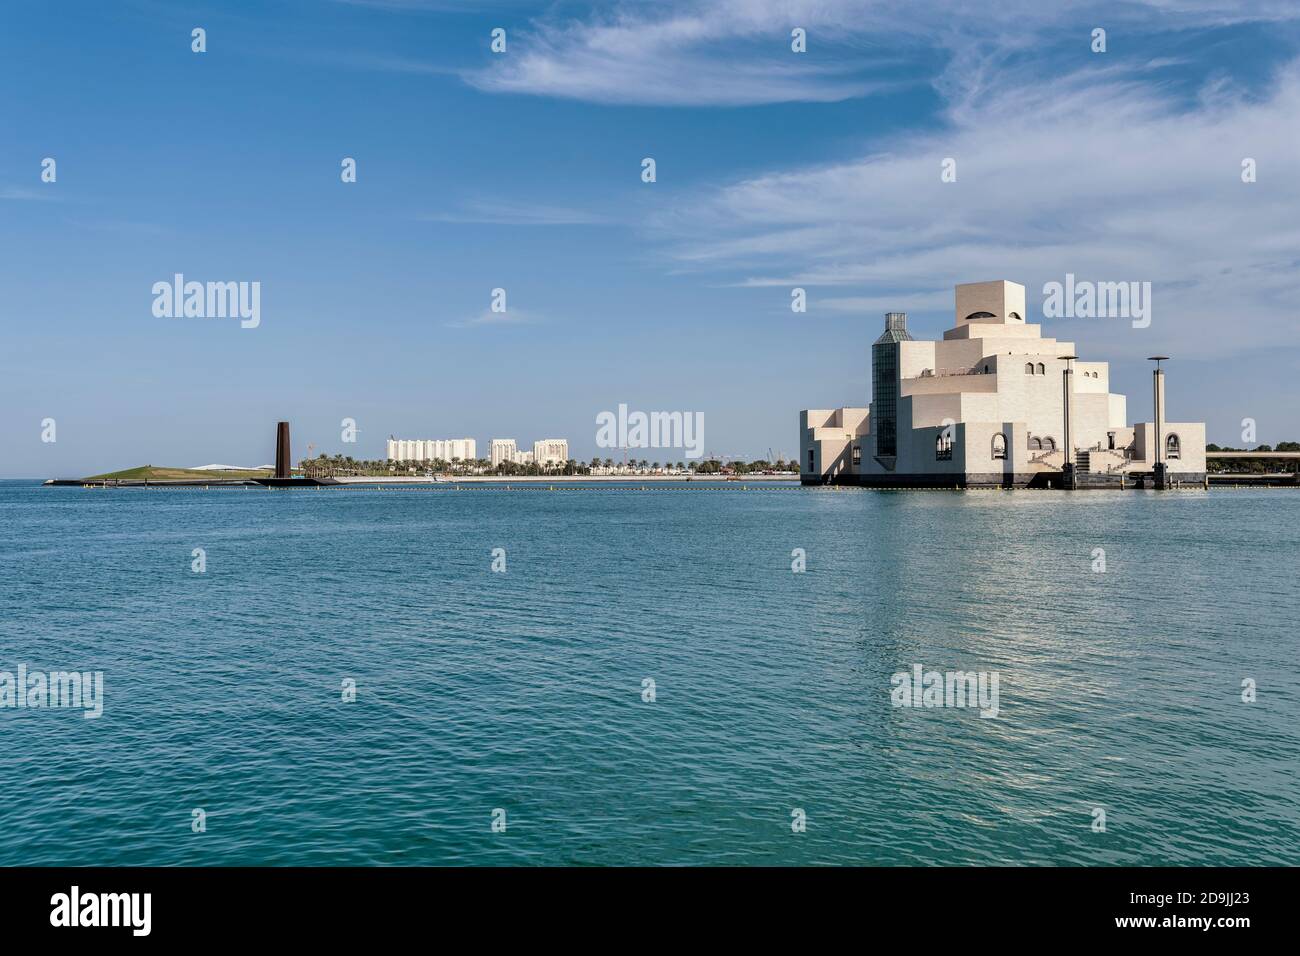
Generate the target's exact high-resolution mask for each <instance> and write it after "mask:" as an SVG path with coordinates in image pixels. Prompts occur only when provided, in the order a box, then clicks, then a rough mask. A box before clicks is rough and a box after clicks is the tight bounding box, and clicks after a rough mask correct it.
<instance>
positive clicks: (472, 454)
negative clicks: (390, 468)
mask: <svg viewBox="0 0 1300 956" xmlns="http://www.w3.org/2000/svg"><path fill="white" fill-rule="evenodd" d="M476 458H478V444H477V442H475V441H474V439H472V438H431V439H406V438H390V439H388V459H389V461H417V462H419V461H437V460H439V459H441V460H442V461H453V460H455V459H460V460H461V461H473V460H474V459H476Z"/></svg>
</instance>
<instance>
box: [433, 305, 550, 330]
mask: <svg viewBox="0 0 1300 956" xmlns="http://www.w3.org/2000/svg"><path fill="white" fill-rule="evenodd" d="M540 321H542V318H541V316H539V315H537V314H536V313H533V312H525V311H524V310H522V309H507V310H506V311H505V312H493V311H492V310H491V309H484V310H483V311H482V312H479V313H478V314H477V315H472V316H469V317H468V318H465V319H460V320H458V321H455V322H448V323H446V326H447V328H449V329H470V328H477V327H480V326H485V325H490V326H502V325H533V324H536V323H538V322H540Z"/></svg>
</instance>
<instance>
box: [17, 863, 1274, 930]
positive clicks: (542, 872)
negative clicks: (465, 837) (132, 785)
mask: <svg viewBox="0 0 1300 956" xmlns="http://www.w3.org/2000/svg"><path fill="white" fill-rule="evenodd" d="M1292 882H1294V872H1293V871H1290V870H1286V869H1272V868H1270V869H1262V868H1261V869H1213V870H1211V869H1178V868H1160V869H1136V868H1134V869H1129V868H1105V869H1101V868H1098V869H1078V868H1070V869H1066V868H1060V869H973V868H972V869H939V868H935V869H798V870H796V869H703V868H689V869H685V868H684V869H669V868H665V869H636V868H630V869H586V868H567V869H546V868H536V869H524V868H520V869H426V868H374V869H365V868H338V869H304V868H288V867H286V868H229V869H225V868H208V869H167V868H157V869H147V868H142V869H127V868H123V869H98V868H81V869H56V868H12V869H0V926H2V927H3V931H2V932H3V938H4V939H5V941H6V943H12V942H16V941H17V940H19V939H24V938H29V937H32V936H39V937H48V938H49V939H50V940H51V941H56V940H58V938H59V937H64V941H69V940H70V941H72V942H75V943H77V944H83V943H86V942H91V941H97V940H103V941H108V940H110V939H112V938H118V939H120V940H121V941H124V942H125V941H127V940H129V939H131V938H132V937H135V938H136V939H140V940H142V939H154V940H161V941H165V942H190V941H193V942H200V943H203V944H206V945H212V944H218V943H222V942H226V941H230V942H247V941H249V940H250V939H255V940H257V941H259V942H262V941H275V940H280V939H283V940H285V941H289V942H293V943H297V944H301V943H303V942H307V941H312V940H319V941H320V942H322V943H327V944H330V945H332V946H333V945H338V944H341V943H345V942H348V941H350V940H351V941H358V942H361V941H364V942H369V943H372V944H373V943H375V942H377V941H382V940H386V939H390V938H391V939H393V940H395V941H397V940H400V939H403V938H407V939H410V938H412V936H413V935H414V934H428V933H430V932H431V931H432V932H433V933H435V934H436V936H437V937H438V938H442V939H444V940H446V941H448V942H450V939H451V938H450V937H448V936H447V935H446V934H448V933H453V932H454V933H456V934H457V935H458V936H460V934H462V933H466V932H468V933H473V934H481V937H480V939H481V941H482V942H499V941H501V940H502V938H512V937H519V938H525V939H527V938H529V934H530V933H532V934H537V933H546V934H549V933H551V932H562V933H564V934H566V935H567V936H569V937H574V938H583V937H587V936H591V935H595V934H600V935H601V936H602V937H603V938H604V939H606V941H607V942H612V941H613V940H612V939H611V938H610V937H608V936H607V935H605V934H607V933H608V932H610V931H613V932H615V933H618V932H620V931H622V932H626V933H629V934H631V935H630V936H629V937H628V939H629V940H632V939H636V938H642V939H649V938H653V937H655V936H657V935H659V934H662V933H665V932H667V931H668V925H667V924H666V923H665V921H668V922H669V923H671V925H672V926H674V927H677V929H676V930H674V931H673V936H674V937H675V940H676V941H675V942H674V944H673V945H677V944H679V943H681V942H683V938H682V937H681V935H680V932H681V927H682V926H683V925H684V924H683V923H682V920H685V919H689V920H691V921H692V922H693V923H698V924H699V925H700V926H701V928H702V929H703V928H707V929H708V930H709V931H710V932H711V933H714V934H716V933H720V932H721V933H726V934H727V936H728V938H730V939H732V940H733V942H734V941H735V940H736V939H738V938H750V937H753V938H756V939H760V940H761V939H764V938H767V937H769V936H770V934H772V933H781V934H787V933H799V932H804V933H807V934H809V936H822V935H824V934H825V933H827V932H829V931H831V930H835V931H836V932H843V931H844V930H845V928H846V924H848V923H851V924H852V932H853V934H854V936H855V937H857V938H859V939H862V940H867V939H870V940H873V941H875V940H881V939H891V938H895V937H897V938H898V939H899V940H900V941H907V940H910V941H912V942H914V943H917V944H921V943H922V942H923V941H925V940H929V941H930V942H931V943H935V944H937V945H942V946H947V945H959V944H962V941H963V940H965V941H966V942H968V943H970V944H971V945H975V944H977V943H979V941H981V940H982V941H984V942H985V943H987V942H992V941H996V940H998V939H1003V940H1005V939H1008V938H1011V937H1015V936H1018V935H1019V934H1022V933H1024V934H1030V935H1031V936H1033V937H1035V938H1057V939H1062V940H1070V941H1074V940H1076V939H1085V938H1093V937H1096V936H1107V937H1116V938H1122V937H1124V936H1132V937H1135V938H1137V939H1152V938H1155V939H1171V940H1179V941H1185V940H1188V939H1189V938H1191V937H1193V936H1199V937H1200V938H1203V939H1207V940H1214V941H1216V942H1222V943H1227V944H1229V945H1230V944H1232V943H1233V942H1236V941H1238V940H1244V939H1250V938H1251V937H1250V936H1249V935H1247V936H1245V937H1243V936H1241V935H1240V934H1242V933H1246V934H1250V933H1253V932H1256V931H1259V930H1264V931H1265V932H1268V931H1270V930H1271V931H1272V933H1279V932H1281V931H1283V930H1284V929H1285V928H1286V927H1287V925H1288V923H1289V922H1290V918H1289V917H1288V916H1283V915H1282V909H1283V907H1284V906H1285V905H1287V903H1288V901H1289V890H1288V889H1287V887H1289V885H1290V884H1291V883H1292ZM73 887H76V890H75V894H74V891H73ZM105 894H112V895H111V896H105ZM123 894H125V895H123ZM132 894H136V895H132ZM143 894H148V901H147V903H148V905H147V910H146V907H145V897H144V896H143ZM74 899H75V904H76V905H75V906H74ZM74 911H75V912H76V916H75V917H74V916H73V912H74ZM146 916H147V920H146ZM87 922H97V923H112V922H116V923H117V924H118V925H116V926H102V925H101V926H86V925H80V924H84V923H87ZM56 923H61V924H63V925H54V924H56ZM73 923H77V924H79V925H77V926H73V925H72V924H73ZM145 929H147V930H148V932H147V934H146V933H145V932H143V931H144V930H145ZM968 931H969V933H970V934H971V935H964V934H965V933H966V932H968ZM1040 933H1041V934H1050V936H1047V937H1039V936H1038V934H1040ZM643 934H649V936H648V937H647V936H644V935H643ZM415 938H420V937H418V936H416V937H415ZM426 938H427V936H426ZM471 939H473V937H471ZM533 941H534V942H536V941H539V939H536V938H535V939H534V940H533ZM662 942H663V943H664V945H667V944H668V942H669V940H668V938H663V939H662Z"/></svg>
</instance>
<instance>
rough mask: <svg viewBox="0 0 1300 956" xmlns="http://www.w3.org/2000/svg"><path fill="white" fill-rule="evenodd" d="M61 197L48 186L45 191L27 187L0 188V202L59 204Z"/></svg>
mask: <svg viewBox="0 0 1300 956" xmlns="http://www.w3.org/2000/svg"><path fill="white" fill-rule="evenodd" d="M59 198H60V197H59V196H58V195H56V194H55V192H54V190H53V189H52V188H51V187H49V186H46V187H45V188H44V189H30V188H27V187H25V186H0V200H5V199H7V200H13V201H15V202H27V201H33V202H41V201H47V202H57V201H58V200H59Z"/></svg>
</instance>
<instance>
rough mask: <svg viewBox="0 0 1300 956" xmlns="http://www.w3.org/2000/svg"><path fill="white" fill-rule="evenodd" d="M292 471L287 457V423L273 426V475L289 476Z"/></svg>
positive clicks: (279, 476) (278, 476)
mask: <svg viewBox="0 0 1300 956" xmlns="http://www.w3.org/2000/svg"><path fill="white" fill-rule="evenodd" d="M292 471H293V466H292V464H291V463H290V457H289V423H288V422H280V423H278V424H277V425H276V426H275V477H277V478H289V477H291V473H292Z"/></svg>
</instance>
